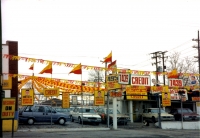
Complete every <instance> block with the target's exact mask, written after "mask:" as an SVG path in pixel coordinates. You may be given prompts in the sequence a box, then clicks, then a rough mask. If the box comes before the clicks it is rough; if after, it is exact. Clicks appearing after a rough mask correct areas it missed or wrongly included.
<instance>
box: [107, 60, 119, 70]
mask: <svg viewBox="0 0 200 138" xmlns="http://www.w3.org/2000/svg"><path fill="white" fill-rule="evenodd" d="M116 62H117V60H115V61H113V62H112V63H110V64H109V65H108V68H111V67H113V66H115V65H116Z"/></svg>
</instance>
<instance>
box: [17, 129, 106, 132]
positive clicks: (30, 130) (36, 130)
mask: <svg viewBox="0 0 200 138" xmlns="http://www.w3.org/2000/svg"><path fill="white" fill-rule="evenodd" d="M102 130H110V128H66V129H63V128H62V129H55V128H52V129H22V130H17V132H39V131H42V132H52V131H53V132H55V131H56V132H59V131H61V132H62V131H102Z"/></svg>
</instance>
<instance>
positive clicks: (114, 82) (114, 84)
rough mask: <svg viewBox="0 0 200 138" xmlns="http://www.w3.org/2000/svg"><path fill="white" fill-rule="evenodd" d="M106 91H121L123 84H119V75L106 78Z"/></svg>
mask: <svg viewBox="0 0 200 138" xmlns="http://www.w3.org/2000/svg"><path fill="white" fill-rule="evenodd" d="M106 89H107V90H114V89H121V84H119V83H118V75H117V74H113V75H108V76H106Z"/></svg>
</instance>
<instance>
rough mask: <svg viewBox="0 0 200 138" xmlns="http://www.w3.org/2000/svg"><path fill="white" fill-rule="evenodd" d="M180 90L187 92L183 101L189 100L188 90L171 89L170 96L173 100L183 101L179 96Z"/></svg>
mask: <svg viewBox="0 0 200 138" xmlns="http://www.w3.org/2000/svg"><path fill="white" fill-rule="evenodd" d="M179 90H181V91H184V92H185V93H184V94H185V96H184V97H183V98H182V99H183V101H186V100H188V94H187V90H186V89H169V92H170V95H171V100H180V99H181V97H180V95H179V94H178V91H179Z"/></svg>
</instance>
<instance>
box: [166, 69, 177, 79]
mask: <svg viewBox="0 0 200 138" xmlns="http://www.w3.org/2000/svg"><path fill="white" fill-rule="evenodd" d="M167 77H168V78H178V73H177V70H176V69H173V70H172V71H171V72H169V74H168V76H167Z"/></svg>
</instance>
